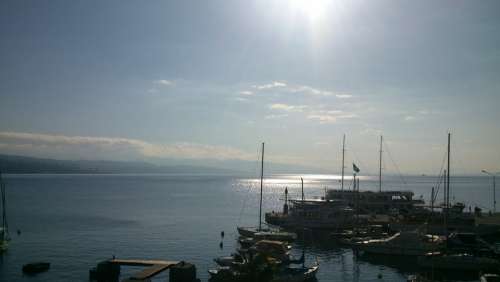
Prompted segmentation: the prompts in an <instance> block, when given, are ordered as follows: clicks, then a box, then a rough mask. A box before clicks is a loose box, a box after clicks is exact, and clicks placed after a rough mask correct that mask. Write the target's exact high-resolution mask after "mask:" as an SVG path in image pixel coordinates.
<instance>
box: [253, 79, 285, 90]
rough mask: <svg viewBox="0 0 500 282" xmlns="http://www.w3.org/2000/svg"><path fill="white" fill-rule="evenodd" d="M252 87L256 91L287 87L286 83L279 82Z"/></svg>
mask: <svg viewBox="0 0 500 282" xmlns="http://www.w3.org/2000/svg"><path fill="white" fill-rule="evenodd" d="M252 87H253V88H255V89H258V90H267V89H272V88H277V87H286V83H284V82H279V81H273V82H271V83H269V84H262V85H253V86H252Z"/></svg>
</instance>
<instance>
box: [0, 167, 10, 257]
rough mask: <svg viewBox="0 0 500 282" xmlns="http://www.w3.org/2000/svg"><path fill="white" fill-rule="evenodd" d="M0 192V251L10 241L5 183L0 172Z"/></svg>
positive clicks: (5, 248) (3, 249)
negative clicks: (0, 215)
mask: <svg viewBox="0 0 500 282" xmlns="http://www.w3.org/2000/svg"><path fill="white" fill-rule="evenodd" d="M0 193H1V194H2V226H1V227H0V252H3V251H5V250H7V246H8V243H9V241H10V237H9V228H8V224H7V214H6V208H5V184H4V182H3V179H2V173H1V172H0Z"/></svg>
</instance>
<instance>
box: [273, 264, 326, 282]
mask: <svg viewBox="0 0 500 282" xmlns="http://www.w3.org/2000/svg"><path fill="white" fill-rule="evenodd" d="M318 269H319V266H317V265H315V266H311V267H286V268H284V269H283V270H282V271H281V272H279V273H277V274H275V275H274V277H273V279H272V280H271V281H272V282H303V281H310V280H313V279H315V278H316V273H317V272H318Z"/></svg>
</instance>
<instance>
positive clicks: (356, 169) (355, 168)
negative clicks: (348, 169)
mask: <svg viewBox="0 0 500 282" xmlns="http://www.w3.org/2000/svg"><path fill="white" fill-rule="evenodd" d="M352 170H354V172H356V173H358V172H359V168H358V167H357V166H356V164H355V163H352Z"/></svg>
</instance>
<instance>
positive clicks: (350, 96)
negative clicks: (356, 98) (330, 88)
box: [335, 94, 352, 99]
mask: <svg viewBox="0 0 500 282" xmlns="http://www.w3.org/2000/svg"><path fill="white" fill-rule="evenodd" d="M335 97H337V98H339V99H349V98H352V95H351V94H336V95H335Z"/></svg>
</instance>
